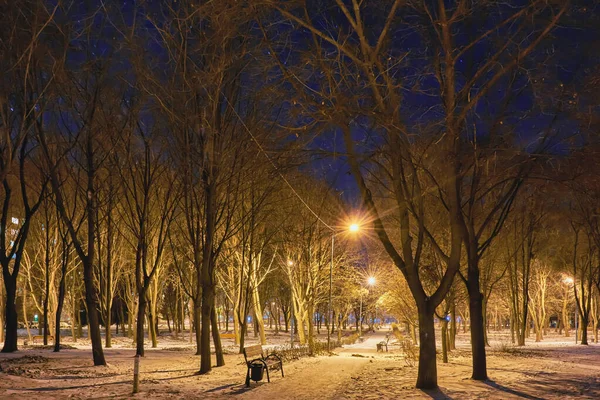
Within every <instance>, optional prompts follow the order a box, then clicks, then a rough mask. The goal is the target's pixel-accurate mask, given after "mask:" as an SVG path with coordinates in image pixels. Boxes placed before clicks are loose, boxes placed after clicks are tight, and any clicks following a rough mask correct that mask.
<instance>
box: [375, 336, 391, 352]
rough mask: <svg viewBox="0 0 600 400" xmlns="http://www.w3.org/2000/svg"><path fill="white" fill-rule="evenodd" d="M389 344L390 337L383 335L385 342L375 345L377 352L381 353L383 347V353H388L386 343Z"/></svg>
mask: <svg viewBox="0 0 600 400" xmlns="http://www.w3.org/2000/svg"><path fill="white" fill-rule="evenodd" d="M389 342H390V335H389V334H387V335H385V340H382V341H381V342H379V343H377V351H381V352H382V353H383V347H384V346H385V351H386V352H387V351H388V343H389Z"/></svg>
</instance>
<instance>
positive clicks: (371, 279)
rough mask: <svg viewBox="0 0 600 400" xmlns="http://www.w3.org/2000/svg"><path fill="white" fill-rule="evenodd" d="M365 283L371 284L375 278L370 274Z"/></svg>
mask: <svg viewBox="0 0 600 400" xmlns="http://www.w3.org/2000/svg"><path fill="white" fill-rule="evenodd" d="M367 283H368V284H369V286H373V285H374V284H375V278H374V277H372V276H370V277H369V279H368V280H367Z"/></svg>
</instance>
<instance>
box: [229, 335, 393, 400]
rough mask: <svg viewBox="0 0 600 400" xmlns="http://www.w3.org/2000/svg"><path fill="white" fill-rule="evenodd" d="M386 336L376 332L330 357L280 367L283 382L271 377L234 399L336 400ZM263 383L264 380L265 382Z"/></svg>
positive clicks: (252, 384)
mask: <svg viewBox="0 0 600 400" xmlns="http://www.w3.org/2000/svg"><path fill="white" fill-rule="evenodd" d="M385 333H386V332H376V333H373V334H371V335H369V336H366V339H365V341H364V342H362V343H356V344H353V345H348V346H345V347H344V349H342V350H340V351H339V352H337V353H336V355H335V356H331V357H318V358H311V359H303V360H299V361H296V362H294V363H292V364H290V365H288V366H285V365H284V372H285V378H281V375H280V374H279V373H278V372H274V373H273V374H272V378H271V383H260V384H256V383H254V382H252V383H251V386H253V388H252V389H250V390H248V391H247V392H245V393H243V394H242V395H241V396H238V397H240V398H243V399H266V398H276V399H339V398H343V396H342V394H343V393H344V392H345V391H346V390H347V389H348V388H349V387H352V386H353V385H355V383H356V381H355V380H356V379H358V376H359V375H360V373H361V372H362V371H363V369H364V368H365V367H366V366H367V365H368V364H369V363H370V362H372V359H371V355H374V354H375V353H376V351H377V350H376V348H377V343H378V342H380V341H382V340H384V339H385ZM265 379H266V378H265Z"/></svg>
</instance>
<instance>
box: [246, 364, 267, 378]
mask: <svg viewBox="0 0 600 400" xmlns="http://www.w3.org/2000/svg"><path fill="white" fill-rule="evenodd" d="M264 372H265V365H264V364H263V363H261V362H254V363H252V364H250V379H252V380H253V381H255V382H258V381H262V379H263V376H264Z"/></svg>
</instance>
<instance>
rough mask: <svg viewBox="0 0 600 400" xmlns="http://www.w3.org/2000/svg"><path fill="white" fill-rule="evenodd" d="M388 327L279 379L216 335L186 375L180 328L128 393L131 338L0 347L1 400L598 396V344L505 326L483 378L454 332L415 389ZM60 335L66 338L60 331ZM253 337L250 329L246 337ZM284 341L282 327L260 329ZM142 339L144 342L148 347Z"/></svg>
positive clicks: (494, 339) (188, 364) (188, 358)
mask: <svg viewBox="0 0 600 400" xmlns="http://www.w3.org/2000/svg"><path fill="white" fill-rule="evenodd" d="M386 333H387V331H385V330H384V331H378V332H376V333H374V334H371V335H368V336H366V340H365V341H364V342H363V343H357V344H354V345H350V346H345V348H343V349H336V351H335V355H333V356H330V357H328V356H321V357H312V358H303V359H300V360H297V361H292V362H288V363H285V364H284V372H285V378H282V377H281V374H279V373H278V372H274V373H272V375H271V378H272V379H271V383H266V379H265V381H263V382H260V383H258V384H257V383H254V382H252V384H251V387H250V388H246V387H245V384H244V379H245V374H246V367H245V365H244V360H243V356H241V355H239V354H236V352H235V346H234V345H233V343H232V340H231V339H225V340H224V344H225V348H226V350H228V353H229V354H227V355H226V357H225V362H226V366H225V367H221V368H215V369H213V371H212V372H211V373H209V374H207V375H202V376H199V375H195V372H196V371H197V370H198V366H199V357H198V356H195V355H194V352H195V348H194V346H193V345H190V344H189V341H188V339H187V337H184V338H181V337H180V338H179V339H176V338H173V337H170V336H165V337H161V341H160V345H159V348H158V349H150V348H148V350H147V354H146V357H144V359H143V360H142V362H141V369H140V374H141V375H140V379H141V384H140V393H139V394H137V395H135V396H132V395H131V389H132V377H133V375H132V374H133V355H134V349H133V346H132V344H131V340H129V339H126V338H121V337H117V338H114V340H113V348H111V349H105V354H106V358H107V361H108V364H109V365H108V366H107V367H94V366H93V365H92V360H91V349H90V346H89V343H86V342H85V340H79V342H78V343H76V344H73V343H70V342H69V341H68V340H67V341H66V342H64V343H65V344H68V345H73V346H75V347H76V348H73V349H65V350H62V351H61V352H60V353H53V352H52V351H51V350H47V349H40V348H26V349H23V350H20V351H18V352H17V353H13V354H0V367H1V368H2V371H1V372H0V399H8V398H14V399H63V398H65V399H66V398H72V399H91V398H96V399H126V398H132V397H134V398H144V399H194V398H220V397H235V398H241V399H267V398H274V399H381V398H402V399H417V398H419V399H420V398H422V399H431V398H434V399H444V398H451V399H479V398H492V399H516V398H526V399H538V398H544V399H568V398H578V399H579V398H600V380H599V379H600V378H599V377H600V375H599V372H600V346H599V345H597V344H595V343H593V344H590V345H589V346H581V345H575V343H574V338H573V337H570V338H564V337H561V336H558V335H556V334H551V335H549V336H548V337H547V338H546V339H545V340H544V341H543V342H541V343H534V342H533V341H531V342H528V343H527V345H526V346H525V347H523V348H516V347H512V346H510V345H508V343H509V342H510V340H509V338H508V336H507V332H506V331H505V332H503V333H494V332H492V333H491V334H490V337H491V347H490V348H488V374H489V377H490V380H489V381H486V382H474V381H471V380H470V379H469V376H470V369H471V366H470V365H471V360H470V351H469V344H468V333H467V334H465V333H460V334H459V336H458V342H457V345H458V349H457V350H455V351H453V352H452V353H451V354H450V362H449V363H448V364H442V362H441V357H440V360H439V361H438V376H439V378H438V379H439V385H440V390H438V391H434V392H423V391H420V390H417V389H414V383H415V380H416V367H415V366H410V365H409V364H410V363H409V362H406V360H405V359H404V357H403V354H402V351H401V350H400V349H399V347H398V346H391V347H390V351H389V352H387V353H377V352H376V350H375V348H376V343H377V342H379V341H381V340H382V339H383V338H384V336H385V334H386ZM67 339H68V338H67ZM253 341H254V339H253V338H251V340H250V342H251V343H252V342H253ZM269 341H270V342H271V343H273V344H275V345H283V344H285V343H287V342H288V341H289V336H288V335H286V334H285V333H281V334H280V335H277V336H275V335H273V334H270V335H269ZM148 347H149V346H148Z"/></svg>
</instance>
